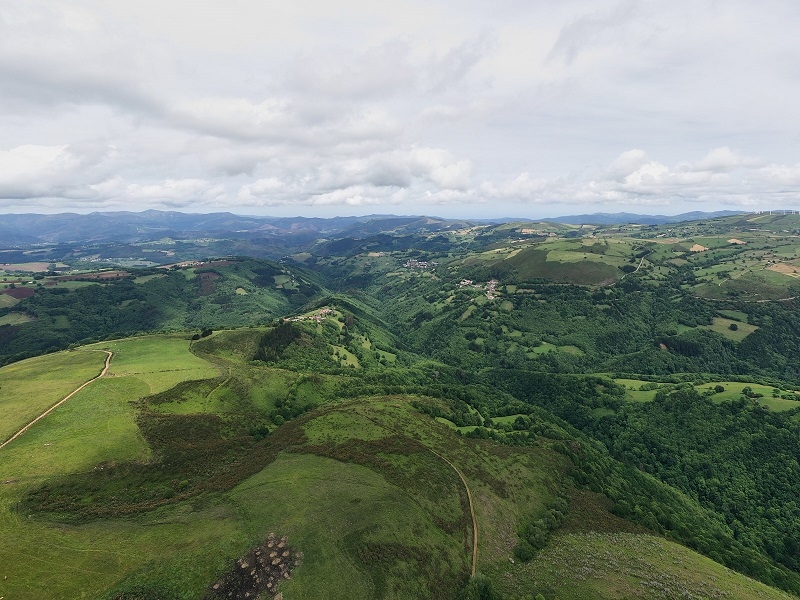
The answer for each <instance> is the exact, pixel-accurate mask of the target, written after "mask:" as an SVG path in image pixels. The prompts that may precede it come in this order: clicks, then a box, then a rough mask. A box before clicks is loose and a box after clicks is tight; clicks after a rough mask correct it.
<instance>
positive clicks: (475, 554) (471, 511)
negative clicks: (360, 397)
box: [361, 414, 478, 577]
mask: <svg viewBox="0 0 800 600" xmlns="http://www.w3.org/2000/svg"><path fill="white" fill-rule="evenodd" d="M361 416H362V417H364V418H365V419H367V420H368V421H372V422H373V423H375V425H377V426H378V427H382V428H384V429H387V430H389V431H391V432H392V433H394V434H396V435H401V436H402V435H404V433H403V432H402V431H398V430H397V429H394V428H393V427H390V426H388V425H386V424H385V423H381V422H380V421H378V420H377V419H374V418H371V417H368V416H367V415H364V414H362V415H361ZM422 445H423V446H425V448H427V449H428V451H429V452H430V453H431V454H433V455H434V456H436V457H437V458H438V459H439V460H442V461H444V462H446V463H447V464H448V465H449V466H450V468H451V469H453V470H454V471H455V472H456V474H457V475H458V477H459V479H461V483H463V484H464V489H465V490H466V491H467V500H468V501H469V514H470V516H471V517H472V577H475V573H476V572H477V569H478V519H477V518H476V517H475V505H474V503H473V501H472V492H471V491H470V490H469V485H468V484H467V479H466V477H464V474H463V473H462V472H461V469H459V468H458V467H457V466H455V465H454V464H453V463H452V462H450V461H449V460H447V459H446V458H445V457H444V456H442V455H441V454H439V453H438V452H436V450H434V449H433V448H431V447H430V446H428V445H426V444H422Z"/></svg>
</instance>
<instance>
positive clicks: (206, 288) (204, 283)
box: [197, 271, 222, 296]
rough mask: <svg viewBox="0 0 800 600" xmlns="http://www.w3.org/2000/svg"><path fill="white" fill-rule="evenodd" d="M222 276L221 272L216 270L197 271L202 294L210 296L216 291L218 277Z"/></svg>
mask: <svg viewBox="0 0 800 600" xmlns="http://www.w3.org/2000/svg"><path fill="white" fill-rule="evenodd" d="M220 277H222V276H221V275H220V274H219V273H215V272H214V271H203V272H198V273H197V278H198V279H199V280H200V295H201V296H208V295H210V294H213V293H214V290H215V289H217V279H219V278H220Z"/></svg>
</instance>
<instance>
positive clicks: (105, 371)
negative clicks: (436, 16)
mask: <svg viewBox="0 0 800 600" xmlns="http://www.w3.org/2000/svg"><path fill="white" fill-rule="evenodd" d="M102 352H105V353H106V354H107V356H106V362H105V365H104V366H103V370H102V371H100V373H99V374H98V375H96V376H94V377H92V378H91V379H90V380H89V381H87V382H86V383H84V384H82V385H80V386H79V387H77V388H75V389H74V390H73V391H72V392H71V393H70V394H68V395H67V396H64V398H62V399H61V400H59V401H58V402H56V403H55V404H54V405H53V406H51V407H50V408H48V409H47V410H46V411H44V412H43V413H42V414H40V415H39V416H38V417H36V418H35V419H34V420H33V421H31V422H30V423H28V424H27V425H25V426H24V427H23V428H22V429H20V430H19V431H17V433H15V434H14V435H12V436H11V437H10V438H8V439H7V440H6V441H5V442H3V443H2V444H0V449H3V448H5V447H6V446H8V445H9V444H10V443H11V442H13V441H14V440H15V439H17V438H18V437H19V436H21V435H22V434H23V433H25V432H26V431H28V429H30V427H31V426H32V425H34V424H35V423H37V422H38V421H40V420H42V419H44V418H45V417H46V416H47V415H49V414H50V413H51V412H53V411H54V410H55V409H57V408H58V407H59V406H61V405H62V404H64V402H66V401H67V400H69V399H70V398H72V397H73V396H74V395H75V394H77V393H78V392H80V391H81V390H82V389H83V388H85V387H86V386H87V385H89V384H90V383H92V382H93V381H95V380H97V379H100V378H101V377H102V376H103V375H105V374H106V373H107V372H108V367H110V366H111V357H112V356H114V354H113V352H111V351H109V350H102Z"/></svg>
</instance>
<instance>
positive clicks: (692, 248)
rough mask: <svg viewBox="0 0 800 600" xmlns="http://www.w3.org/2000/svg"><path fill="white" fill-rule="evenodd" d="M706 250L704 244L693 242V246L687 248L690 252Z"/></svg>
mask: <svg viewBox="0 0 800 600" xmlns="http://www.w3.org/2000/svg"><path fill="white" fill-rule="evenodd" d="M706 250H708V248H706V247H705V246H701V245H700V244H695V245H694V246H692V247H691V248H689V251H690V252H705V251H706Z"/></svg>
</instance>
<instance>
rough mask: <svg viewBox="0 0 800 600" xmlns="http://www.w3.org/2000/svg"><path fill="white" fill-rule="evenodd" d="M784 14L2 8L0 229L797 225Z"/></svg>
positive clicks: (795, 139)
mask: <svg viewBox="0 0 800 600" xmlns="http://www.w3.org/2000/svg"><path fill="white" fill-rule="evenodd" d="M798 31H800V2H797V1H796V0H762V1H761V2H753V1H752V0H719V1H717V0H669V1H667V0H657V1H647V0H639V1H636V0H622V1H618V0H557V1H556V0H494V1H492V2H488V1H485V0H482V1H476V0H458V1H455V0H453V1H449V0H425V1H424V2H414V1H408V0H401V1H399V2H375V1H374V0H370V1H369V2H367V1H361V0H340V1H334V2H330V1H328V2H321V1H318V0H316V1H314V0H294V1H293V2H286V1H285V0H284V1H282V2H276V1H273V0H226V1H224V2H222V1H217V0H191V1H189V0H186V1H184V0H135V1H133V0H94V1H93V0H59V1H58V2H53V1H51V0H48V1H46V2H39V1H37V0H0V213H9V212H64V211H75V212H91V211H95V210H144V209H147V208H157V209H168V210H181V211H186V212H215V211H221V210H227V211H232V212H236V213H240V214H258V215H309V216H310V215H317V216H333V215H345V214H370V213H395V214H429V215H441V216H463V217H500V216H515V217H542V216H556V215H561V214H572V213H575V212H619V211H630V212H643V213H665V214H675V213H679V212H684V211H687V210H718V209H736V210H760V209H772V208H794V209H800V194H798V186H799V185H800V108H798V102H799V101H800V35H798Z"/></svg>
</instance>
